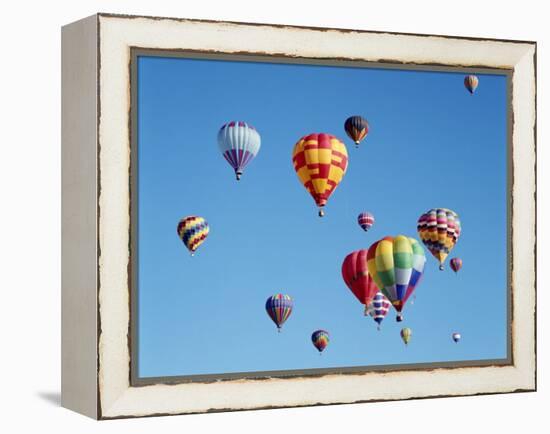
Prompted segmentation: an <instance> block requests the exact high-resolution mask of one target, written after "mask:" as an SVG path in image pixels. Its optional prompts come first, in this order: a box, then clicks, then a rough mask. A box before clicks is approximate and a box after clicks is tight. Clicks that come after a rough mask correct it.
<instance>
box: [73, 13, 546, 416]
mask: <svg viewBox="0 0 550 434" xmlns="http://www.w3.org/2000/svg"><path fill="white" fill-rule="evenodd" d="M143 49H145V50H160V51H161V52H168V53H169V52H187V53H197V55H199V54H200V55H204V54H207V55H224V56H240V57H247V56H264V57H265V56H277V57H279V58H285V59H288V60H289V61H294V62H297V61H298V62H303V63H307V62H317V63H318V62H322V63H325V62H346V63H349V62H352V63H353V62H358V63H360V62H362V63H369V64H375V65H380V66H388V67H396V66H401V67H415V68H417V69H420V68H426V69H438V68H449V67H461V68H466V69H468V68H472V69H476V70H479V69H495V68H496V69H499V70H507V71H509V74H510V75H509V77H510V82H511V98H510V107H511V115H512V117H511V119H512V122H511V123H510V124H511V125H510V138H509V140H510V142H511V159H510V160H511V161H510V163H511V164H510V166H509V179H510V185H509V187H510V193H509V197H510V203H509V207H510V214H509V215H510V216H511V220H512V221H511V231H510V237H509V244H510V249H509V253H510V255H509V256H510V274H511V276H510V284H511V296H512V297H511V300H512V301H513V303H511V306H510V315H511V317H510V327H511V340H512V342H511V346H510V348H511V355H510V358H509V359H507V361H506V363H500V364H499V363H492V364H489V365H485V366H483V365H479V364H477V365H475V366H471V365H468V364H466V365H461V366H456V365H449V366H438V367H436V368H431V369H426V367H409V368H407V369H405V368H402V369H392V370H384V371H383V372H380V371H379V370H376V369H375V370H354V371H353V372H338V370H337V369H334V370H328V371H327V372H319V373H315V374H314V375H312V374H311V373H309V374H308V373H304V374H302V375H299V374H293V375H291V376H287V377H286V378H285V377H284V376H283V377H281V376H276V375H273V376H261V377H259V378H242V376H241V377H237V378H234V377H229V378H224V379H219V378H218V379H217V378H210V379H208V378H203V379H198V380H197V381H187V382H181V381H180V382H178V381H174V382H167V381H159V382H158V383H156V384H150V382H146V383H141V384H140V382H139V381H137V380H136V378H132V375H131V373H132V368H131V366H132V363H131V354H132V339H131V337H132V333H131V330H132V328H131V310H132V309H131V306H132V299H131V298H132V297H131V295H132V291H131V288H132V275H133V272H132V267H131V263H132V262H131V251H132V249H131V242H130V241H131V237H130V234H131V220H132V219H131V214H132V213H131V207H132V198H131V184H132V181H133V177H135V173H134V172H133V167H132V164H131V143H132V122H131V110H130V108H131V76H132V74H131V62H132V53H133V52H134V51H135V50H143ZM62 55H63V59H62V74H63V77H62V147H63V150H62V166H63V175H62V190H63V204H62V219H63V230H62V286H63V288H62V405H63V406H65V407H67V408H70V409H73V410H75V411H78V412H80V413H83V414H85V415H88V416H90V417H93V418H96V419H111V418H121V417H137V416H150V415H161V414H183V413H201V412H208V411H228V410H244V409H258V408H276V407H290V406H307V405H322V404H337V403H352V402H368V401H380V400H395V399H412V398H426V397H437V396H460V395H475V394H490V393H506V392H515V391H533V390H535V389H536V339H535V335H536V329H535V325H536V322H535V320H536V269H535V267H536V262H535V260H536V200H535V199H536V198H535V195H536V44H535V43H534V42H525V41H503V40H489V39H475V38H458V37H447V36H429V35H412V34H396V33H382V32H365V31H355V30H343V29H321V28H302V27H291V26H279V25H266V24H244V23H226V22H213V21H198V20H182V19H173V18H151V17H132V16H119V15H110V14H97V15H94V16H92V17H89V18H86V19H84V20H81V21H78V22H75V23H72V24H69V25H67V26H65V27H64V28H63V32H62ZM134 166H135V165H134ZM245 377H246V376H245ZM283 392H284V393H283Z"/></svg>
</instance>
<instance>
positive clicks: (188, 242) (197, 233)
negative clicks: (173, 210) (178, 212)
mask: <svg viewBox="0 0 550 434" xmlns="http://www.w3.org/2000/svg"><path fill="white" fill-rule="evenodd" d="M177 231H178V236H179V237H180V239H181V240H182V241H183V244H185V247H187V249H188V250H189V251H190V252H191V256H193V255H194V254H195V250H197V248H198V247H199V246H200V245H201V244H202V243H204V240H206V237H207V236H208V233H209V232H210V226H209V225H208V222H207V221H206V220H205V219H204V218H203V217H199V216H195V215H192V216H188V217H185V218H183V219H181V220H180V221H179V223H178V229H177Z"/></svg>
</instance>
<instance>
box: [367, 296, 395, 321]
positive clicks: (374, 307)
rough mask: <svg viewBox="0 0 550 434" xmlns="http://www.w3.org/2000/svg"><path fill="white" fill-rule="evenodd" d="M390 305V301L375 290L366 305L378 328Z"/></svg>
mask: <svg viewBox="0 0 550 434" xmlns="http://www.w3.org/2000/svg"><path fill="white" fill-rule="evenodd" d="M390 306H391V303H390V301H389V300H388V299H387V298H386V297H385V296H384V294H382V293H381V292H377V293H376V295H375V296H374V298H373V299H372V301H371V302H370V304H369V305H368V307H367V312H368V314H369V315H370V316H371V317H372V318H373V319H374V321H376V323H377V324H378V327H377V328H378V330H380V324H381V323H382V321H384V318H386V315H387V314H388V311H389V310H390Z"/></svg>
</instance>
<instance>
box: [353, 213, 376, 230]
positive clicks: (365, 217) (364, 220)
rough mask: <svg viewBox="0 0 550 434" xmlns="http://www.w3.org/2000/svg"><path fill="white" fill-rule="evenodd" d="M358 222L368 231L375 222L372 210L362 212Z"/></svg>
mask: <svg viewBox="0 0 550 434" xmlns="http://www.w3.org/2000/svg"><path fill="white" fill-rule="evenodd" d="M357 223H359V226H361V229H363V230H364V231H365V232H367V231H368V230H369V229H370V228H371V227H372V225H373V224H374V216H373V215H372V214H371V213H370V212H362V213H361V214H359V215H358V216H357Z"/></svg>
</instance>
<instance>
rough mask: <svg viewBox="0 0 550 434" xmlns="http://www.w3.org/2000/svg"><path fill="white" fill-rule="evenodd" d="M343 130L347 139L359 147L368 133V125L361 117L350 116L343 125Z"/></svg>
mask: <svg viewBox="0 0 550 434" xmlns="http://www.w3.org/2000/svg"><path fill="white" fill-rule="evenodd" d="M344 130H346V134H347V135H348V137H349V138H350V139H351V140H353V141H354V142H355V144H356V145H359V143H360V142H361V140H363V139H364V138H365V137H366V136H367V134H368V132H369V123H368V122H367V120H366V119H365V118H363V117H361V116H350V117H349V118H347V119H346V122H345V123H344Z"/></svg>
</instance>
